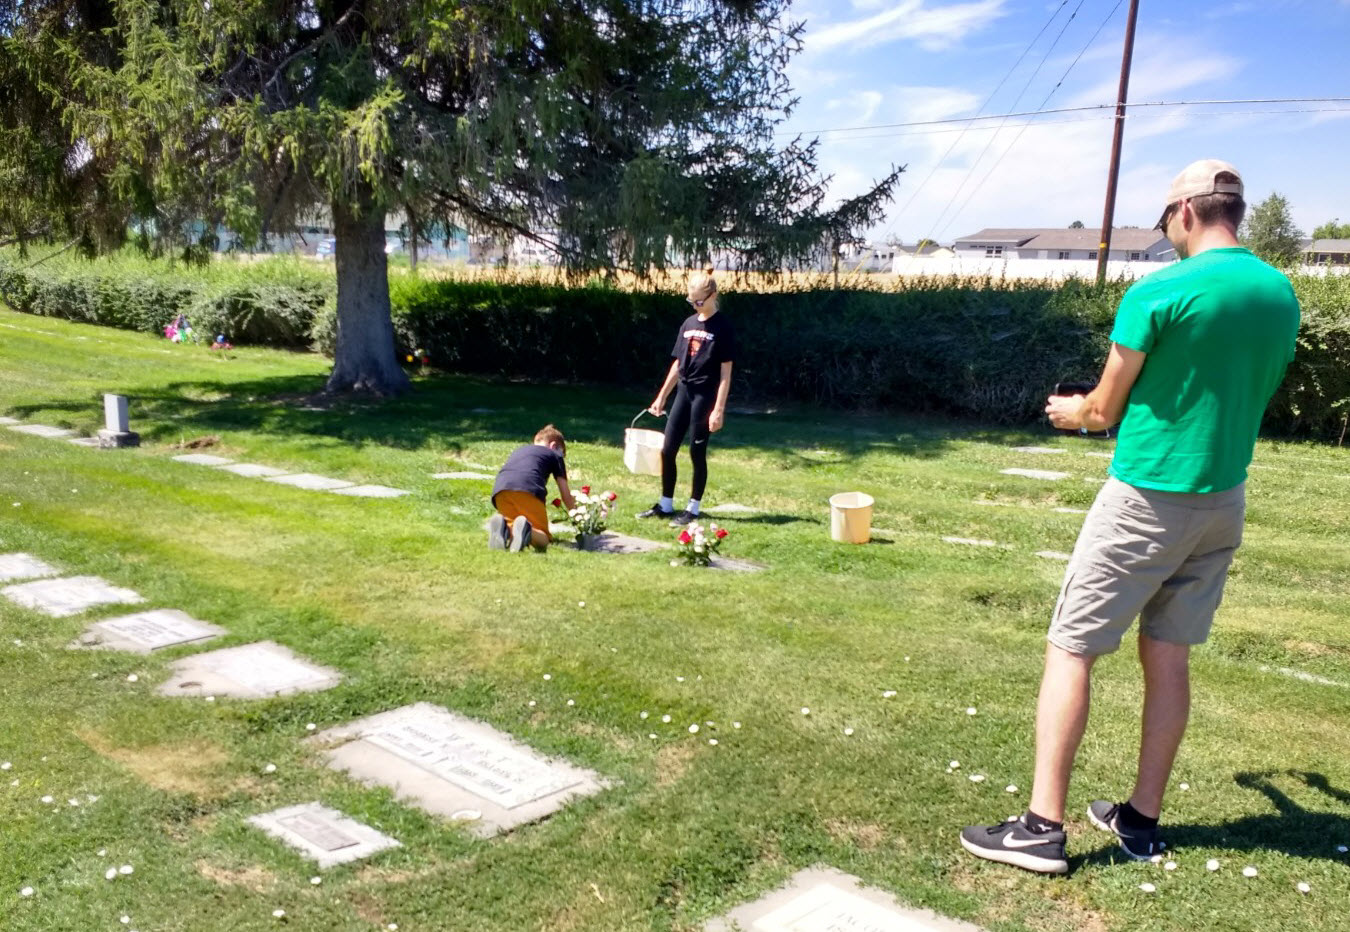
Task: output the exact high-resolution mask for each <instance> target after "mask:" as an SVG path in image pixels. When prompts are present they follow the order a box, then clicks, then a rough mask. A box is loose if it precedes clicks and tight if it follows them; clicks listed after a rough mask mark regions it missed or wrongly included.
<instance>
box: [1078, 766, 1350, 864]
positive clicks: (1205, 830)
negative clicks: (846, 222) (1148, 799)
mask: <svg viewBox="0 0 1350 932" xmlns="http://www.w3.org/2000/svg"><path fill="white" fill-rule="evenodd" d="M1277 777H1284V778H1289V779H1293V780H1297V781H1299V782H1301V783H1302V784H1303V785H1304V786H1306V787H1307V788H1308V789H1310V790H1316V791H1317V792H1319V793H1321V794H1323V795H1324V796H1326V797H1328V798H1329V800H1331V801H1334V802H1336V803H1339V804H1340V805H1341V806H1344V807H1346V810H1345V811H1346V814H1337V813H1335V812H1324V811H1317V810H1313V809H1309V808H1307V807H1305V806H1303V805H1300V804H1299V803H1297V802H1295V801H1294V800H1293V799H1292V798H1290V796H1289V795H1288V794H1287V793H1286V792H1284V791H1283V790H1281V789H1280V788H1279V787H1277V786H1276V785H1275V783H1274V782H1273V778H1277ZM1233 782H1234V783H1236V784H1237V785H1238V786H1240V787H1243V788H1244V789H1249V790H1256V791H1257V792H1259V793H1261V794H1263V795H1264V796H1265V797H1266V798H1267V799H1269V800H1270V802H1271V804H1272V805H1274V807H1275V810H1276V811H1275V812H1267V813H1263V814H1261V815H1252V816H1246V817H1245V818H1241V819H1236V820H1234V821H1232V822H1222V823H1219V824H1217V825H1197V824H1180V825H1167V826H1165V832H1164V837H1165V838H1166V840H1167V842H1168V845H1169V849H1175V848H1226V849H1228V850H1231V851H1282V852H1284V853H1285V854H1287V855H1289V856H1291V857H1299V858H1329V859H1336V860H1343V859H1344V857H1345V855H1344V854H1341V853H1338V852H1337V851H1336V844H1337V843H1338V842H1339V843H1340V844H1346V843H1347V842H1346V841H1345V840H1344V839H1347V838H1350V792H1347V791H1346V790H1343V789H1338V788H1336V787H1334V786H1332V785H1331V783H1330V782H1329V781H1328V780H1327V778H1326V777H1325V776H1323V775H1322V774H1320V773H1313V772H1311V771H1307V770H1264V771H1248V772H1243V773H1239V774H1237V775H1235V776H1234V778H1233ZM1118 852H1119V849H1118V848H1117V847H1115V846H1114V845H1112V846H1107V847H1104V848H1102V849H1100V850H1098V851H1094V852H1092V853H1091V854H1088V855H1085V856H1084V858H1083V860H1082V862H1081V863H1083V864H1087V863H1102V864H1105V863H1110V862H1111V861H1112V860H1113V859H1114V858H1113V856H1114V855H1115V854H1116V853H1118Z"/></svg>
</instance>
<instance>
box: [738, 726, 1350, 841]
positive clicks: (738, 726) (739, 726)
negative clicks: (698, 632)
mask: <svg viewBox="0 0 1350 932" xmlns="http://www.w3.org/2000/svg"><path fill="white" fill-rule="evenodd" d="M731 727H732V728H740V727H741V723H740V722H732V723H731ZM1341 850H1342V851H1343V850H1345V849H1344V847H1342V849H1341Z"/></svg>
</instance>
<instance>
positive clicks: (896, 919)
mask: <svg viewBox="0 0 1350 932" xmlns="http://www.w3.org/2000/svg"><path fill="white" fill-rule="evenodd" d="M704 929H705V930H706V932H732V930H744V932H982V930H981V929H980V928H979V927H978V926H973V925H971V924H970V923H968V922H961V921H959V920H956V919H949V918H947V917H946V916H939V915H938V914H937V913H934V912H931V911H929V910H926V909H914V908H913V907H909V906H905V905H903V904H902V903H899V902H898V901H896V899H895V897H893V896H891V895H890V894H888V893H885V892H883V891H881V890H873V889H867V888H865V887H863V886H862V882H861V881H860V880H859V879H858V878H857V877H854V876H852V875H851V874H845V873H843V872H842V871H837V870H834V869H832V868H819V867H815V868H808V869H807V870H803V871H798V872H797V873H796V874H794V875H793V876H792V878H791V879H790V880H789V881H788V884H787V886H786V887H784V888H783V889H781V890H778V891H776V892H774V893H770V894H769V895H768V896H765V897H763V898H761V899H759V900H757V901H755V902H754V903H748V904H746V905H745V906H740V907H737V908H736V909H733V910H732V911H731V912H730V913H728V914H727V915H726V916H725V917H723V918H721V919H714V920H712V921H711V922H709V923H708V924H707V925H706V926H704Z"/></svg>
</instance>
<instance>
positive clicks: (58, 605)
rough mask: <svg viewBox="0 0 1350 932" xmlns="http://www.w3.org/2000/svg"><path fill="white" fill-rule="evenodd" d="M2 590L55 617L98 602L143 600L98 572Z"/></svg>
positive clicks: (20, 603)
mask: <svg viewBox="0 0 1350 932" xmlns="http://www.w3.org/2000/svg"><path fill="white" fill-rule="evenodd" d="M0 594H2V595H4V597H5V598H7V599H9V600H10V601H11V602H15V603H17V604H19V605H22V606H24V607H25V608H31V609H36V610H37V611H39V612H42V613H43V614H44V615H50V616H51V617H52V618H66V617H68V616H70V615H78V614H80V612H83V611H87V610H89V609H91V608H94V607H95V606H97V605H113V604H118V603H122V604H130V603H135V602H144V601H145V599H143V598H141V597H140V596H139V595H137V594H136V593H134V592H132V591H131V590H130V589H122V588H119V587H117V586H114V585H112V584H111V583H109V582H107V581H106V580H103V579H99V578H98V577H97V576H68V577H65V578H63V579H40V580H38V581H37V582H30V583H20V584H18V585H15V586H6V587H5V588H4V589H0Z"/></svg>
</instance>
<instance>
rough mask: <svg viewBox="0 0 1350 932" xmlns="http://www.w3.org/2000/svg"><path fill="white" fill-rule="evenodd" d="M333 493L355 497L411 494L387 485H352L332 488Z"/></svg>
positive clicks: (390, 496) (391, 496)
mask: <svg viewBox="0 0 1350 932" xmlns="http://www.w3.org/2000/svg"><path fill="white" fill-rule="evenodd" d="M333 494H334V495H351V496H355V497H356V498H399V497H401V496H403V495H411V494H412V493H411V492H408V491H406V490H404V489H391V488H390V487H389V486H387V485H353V486H348V487H347V488H345V489H334V490H333Z"/></svg>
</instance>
